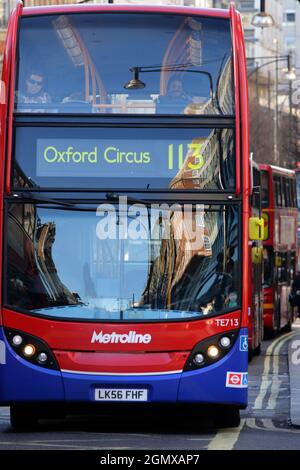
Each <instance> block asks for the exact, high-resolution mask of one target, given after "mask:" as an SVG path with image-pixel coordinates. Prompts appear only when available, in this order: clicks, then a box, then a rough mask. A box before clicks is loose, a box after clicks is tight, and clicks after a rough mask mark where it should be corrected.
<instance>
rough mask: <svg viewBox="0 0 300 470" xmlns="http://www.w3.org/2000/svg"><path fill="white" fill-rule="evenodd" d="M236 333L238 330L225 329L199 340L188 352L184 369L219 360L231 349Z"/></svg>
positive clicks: (193, 368)
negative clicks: (223, 331)
mask: <svg viewBox="0 0 300 470" xmlns="http://www.w3.org/2000/svg"><path fill="white" fill-rule="evenodd" d="M238 335H239V330H233V331H226V332H225V333H221V334H219V335H216V336H211V337H210V338H206V339H204V340H202V341H200V342H199V343H198V344H196V346H195V347H194V348H193V350H192V352H191V353H190V355H189V357H188V359H187V361H186V364H185V366H184V371H188V370H195V369H199V368H202V367H206V366H209V365H210V364H213V363H214V362H216V361H219V360H220V359H222V357H224V356H226V354H228V352H229V351H230V350H231V349H232V347H233V345H234V343H235V341H236V339H237V337H238Z"/></svg>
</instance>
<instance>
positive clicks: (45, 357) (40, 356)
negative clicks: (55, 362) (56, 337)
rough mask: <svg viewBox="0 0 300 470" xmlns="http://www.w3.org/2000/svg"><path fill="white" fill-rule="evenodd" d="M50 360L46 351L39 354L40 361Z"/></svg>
mask: <svg viewBox="0 0 300 470" xmlns="http://www.w3.org/2000/svg"><path fill="white" fill-rule="evenodd" d="M47 360H48V356H47V354H46V353H44V352H41V353H40V354H39V355H38V361H39V362H42V363H43V362H46V361H47Z"/></svg>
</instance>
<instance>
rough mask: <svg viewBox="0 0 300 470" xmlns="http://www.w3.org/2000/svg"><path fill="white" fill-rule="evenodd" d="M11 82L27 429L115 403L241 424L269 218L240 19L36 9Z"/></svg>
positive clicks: (15, 279) (7, 309)
mask: <svg viewBox="0 0 300 470" xmlns="http://www.w3.org/2000/svg"><path fill="white" fill-rule="evenodd" d="M1 86H2V94H1V97H2V98H3V100H2V102H1V103H2V104H1V152H2V155H3V156H4V158H2V159H1V175H2V178H1V198H0V204H1V249H0V253H1V257H2V263H1V266H2V272H1V275H2V283H3V297H2V298H1V327H0V383H1V387H0V402H1V404H2V405H5V404H6V405H10V407H11V422H12V425H13V426H14V427H15V428H22V427H24V426H29V425H33V424H36V423H37V421H38V419H39V418H40V417H42V416H45V414H47V413H49V412H50V413H51V414H52V416H53V415H54V413H55V412H56V410H57V409H58V408H60V409H61V405H66V404H67V405H72V404H73V405H74V407H75V410H78V409H79V406H80V405H90V406H95V409H100V406H108V405H113V404H114V403H115V402H118V403H128V402H131V403H132V405H134V404H138V403H145V404H147V405H150V404H155V403H162V402H168V403H174V404H175V403H177V404H183V403H192V404H194V406H195V408H196V407H198V406H200V405H203V404H204V405H205V406H207V405H209V406H211V407H212V412H213V413H214V417H215V421H216V425H222V424H223V425H224V424H227V425H237V424H238V423H239V410H240V408H244V407H245V406H246V405H247V385H248V373H247V370H248V369H247V367H248V324H249V319H250V321H251V318H252V317H251V309H252V297H253V295H254V294H255V293H256V294H257V292H255V290H254V289H253V287H252V286H253V282H252V280H253V279H252V277H251V276H252V274H251V268H249V266H250V267H251V262H252V261H251V260H252V257H251V247H250V246H249V237H250V238H251V240H254V243H256V242H255V240H259V239H260V238H261V233H260V228H261V223H262V220H261V219H260V218H259V217H255V214H254V212H253V213H252V212H251V208H250V196H251V183H250V161H249V142H248V141H249V129H248V101H247V100H248V98H247V75H246V61H245V53H244V42H243V34H242V23H241V19H240V16H239V14H238V13H236V12H235V10H234V9H233V8H231V9H230V10H229V11H225V10H201V9H196V8H176V7H168V8H166V7H150V6H148V7H142V6H129V5H126V6H120V5H101V6H100V5H80V6H78V5H77V6H63V7H55V6H49V7H39V8H23V6H22V4H21V3H20V4H18V6H17V7H16V9H15V10H14V12H13V14H12V16H11V20H10V23H9V27H8V35H7V42H6V50H5V56H4V64H3V74H2V82H1ZM250 215H252V217H250ZM258 216H259V214H258ZM249 224H250V225H249ZM254 275H255V273H254ZM256 334H258V335H259V334H260V332H258V333H256V330H253V332H252V341H253V343H252V342H251V344H254V345H255V347H256V348H257V347H258V343H259V340H258V341H257V339H255V338H253V335H256ZM259 337H260V336H258V338H259Z"/></svg>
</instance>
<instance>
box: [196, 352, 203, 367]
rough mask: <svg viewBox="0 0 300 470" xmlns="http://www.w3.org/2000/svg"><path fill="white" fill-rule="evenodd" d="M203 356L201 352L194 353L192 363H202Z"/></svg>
mask: <svg viewBox="0 0 300 470" xmlns="http://www.w3.org/2000/svg"><path fill="white" fill-rule="evenodd" d="M203 362H204V356H203V354H201V353H198V354H195V356H194V363H195V364H197V366H198V365H200V364H203Z"/></svg>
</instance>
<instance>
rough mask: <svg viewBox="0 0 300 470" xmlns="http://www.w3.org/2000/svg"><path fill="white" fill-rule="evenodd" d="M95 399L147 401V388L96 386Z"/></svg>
mask: <svg viewBox="0 0 300 470" xmlns="http://www.w3.org/2000/svg"><path fill="white" fill-rule="evenodd" d="M95 400H96V401H148V390H147V389H137V388H135V389H130V388H96V390H95Z"/></svg>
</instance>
